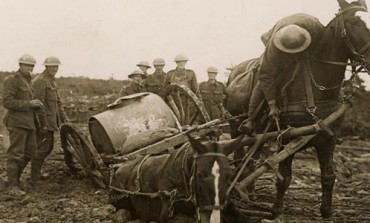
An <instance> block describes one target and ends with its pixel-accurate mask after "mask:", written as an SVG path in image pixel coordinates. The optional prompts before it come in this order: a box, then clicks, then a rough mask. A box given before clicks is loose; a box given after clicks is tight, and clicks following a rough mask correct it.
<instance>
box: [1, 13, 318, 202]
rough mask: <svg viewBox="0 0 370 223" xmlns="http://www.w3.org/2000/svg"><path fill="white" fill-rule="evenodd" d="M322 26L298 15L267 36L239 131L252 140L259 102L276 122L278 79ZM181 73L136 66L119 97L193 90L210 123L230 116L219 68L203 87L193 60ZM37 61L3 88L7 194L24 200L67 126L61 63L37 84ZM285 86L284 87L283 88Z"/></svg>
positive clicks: (51, 60)
mask: <svg viewBox="0 0 370 223" xmlns="http://www.w3.org/2000/svg"><path fill="white" fill-rule="evenodd" d="M322 30H323V26H322V25H321V23H319V22H318V20H317V19H316V18H313V17H311V16H308V15H303V14H297V15H293V16H289V17H286V18H284V19H282V20H280V21H279V22H278V23H277V24H276V25H275V26H274V28H273V29H272V30H270V31H269V32H267V33H266V34H264V35H263V36H262V40H263V41H264V43H265V45H266V49H265V52H264V54H263V55H262V56H261V58H260V68H259V72H258V74H259V83H258V85H257V87H256V88H255V89H254V91H253V94H252V98H251V101H250V104H249V115H248V119H246V120H245V122H243V123H242V124H241V126H240V128H239V130H240V131H241V132H243V133H246V134H251V133H252V132H253V129H254V122H255V120H254V119H253V117H254V115H253V113H254V112H256V105H257V104H258V103H259V101H260V100H266V101H267V102H268V107H269V108H270V113H269V116H270V117H272V118H277V116H278V113H279V108H278V107H277V105H276V97H277V92H278V91H279V89H280V88H281V86H282V83H280V84H279V81H278V79H279V78H280V76H281V75H282V73H283V72H282V70H283V69H287V67H288V65H289V64H291V62H292V61H293V62H294V61H297V60H299V59H300V58H306V57H307V54H309V53H310V46H311V45H315V44H316V43H317V41H318V39H319V38H318V37H319V36H320V35H321V33H322ZM174 61H175V62H176V65H177V66H176V68H175V69H173V70H171V71H169V72H168V73H165V72H164V71H163V68H164V66H165V61H164V60H163V59H160V58H158V59H155V60H154V61H153V66H154V68H155V72H154V73H153V74H150V75H148V74H147V72H146V71H147V69H148V68H150V65H149V64H148V63H147V62H145V61H142V62H140V63H139V64H137V66H138V67H139V68H140V70H135V71H133V72H132V73H131V74H130V75H129V78H131V79H132V82H131V83H130V85H128V86H124V87H123V88H122V90H121V92H120V96H126V95H129V94H134V93H139V92H153V93H155V94H158V95H160V96H162V97H164V93H165V92H164V89H165V88H166V87H167V86H168V85H170V84H179V85H184V86H186V87H188V88H189V89H190V90H191V91H193V93H195V94H197V95H198V96H199V97H200V98H201V100H202V101H203V104H204V105H205V108H206V110H207V112H208V113H209V115H210V118H211V119H216V118H222V117H223V116H225V114H227V112H225V110H224V108H223V106H224V100H225V93H226V92H225V86H224V85H223V84H222V83H221V82H219V81H217V80H216V75H217V73H218V70H217V69H216V68H215V67H209V68H208V69H207V73H208V77H209V79H208V81H206V82H203V83H200V84H199V85H198V82H197V77H196V74H195V73H194V71H193V70H190V69H186V68H185V65H186V63H187V62H188V58H187V57H186V56H185V55H177V56H176V57H175V60H174ZM35 64H36V60H35V59H34V58H33V57H32V56H30V55H24V56H22V57H21V58H20V59H19V70H18V71H17V72H15V73H14V74H12V75H10V76H9V77H7V79H6V80H5V82H4V92H3V105H4V107H5V108H6V109H7V110H8V111H7V114H6V116H5V118H4V124H5V126H6V127H7V129H8V131H9V139H10V145H9V148H8V150H7V161H6V162H7V179H8V180H7V182H6V185H5V186H6V187H7V189H8V192H9V193H11V194H14V195H16V196H18V195H24V194H25V192H24V191H23V190H21V188H20V187H19V179H20V176H21V174H22V172H23V170H24V168H25V167H26V165H27V164H28V163H29V162H31V179H32V181H33V182H39V181H40V180H44V179H45V178H46V176H44V175H43V174H41V168H42V165H43V163H44V160H45V158H46V157H47V156H48V155H49V154H50V152H51V151H52V148H53V142H54V133H55V131H57V130H58V128H59V126H60V124H61V123H63V122H68V117H67V116H66V114H65V112H64V110H63V106H62V104H61V99H60V96H59V93H58V86H57V83H56V82H55V75H56V73H57V72H58V67H59V65H60V61H59V59H58V58H56V57H48V58H46V59H45V62H44V65H45V70H44V71H43V72H42V73H41V74H39V75H37V76H35V77H34V78H32V76H31V74H32V71H33V68H34V66H35ZM283 84H284V83H283Z"/></svg>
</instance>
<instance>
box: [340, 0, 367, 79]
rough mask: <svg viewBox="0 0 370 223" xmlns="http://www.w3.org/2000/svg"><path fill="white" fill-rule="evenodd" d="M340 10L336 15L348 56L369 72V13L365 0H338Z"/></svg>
mask: <svg viewBox="0 0 370 223" xmlns="http://www.w3.org/2000/svg"><path fill="white" fill-rule="evenodd" d="M338 3H339V6H340V10H339V12H338V15H337V17H338V18H339V21H340V25H341V26H342V27H341V35H342V37H343V38H344V40H345V42H346V44H347V46H348V48H349V50H350V53H351V54H352V55H351V56H350V58H352V60H353V61H355V62H358V63H360V65H361V66H362V67H363V68H364V69H365V70H366V71H367V72H368V73H369V70H370V14H369V13H368V10H367V6H366V2H365V0H358V1H348V0H347V1H346V0H338Z"/></svg>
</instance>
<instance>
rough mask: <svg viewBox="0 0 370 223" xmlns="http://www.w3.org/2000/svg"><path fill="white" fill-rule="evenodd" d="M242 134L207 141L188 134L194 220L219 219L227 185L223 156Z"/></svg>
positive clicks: (230, 150) (233, 148)
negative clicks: (191, 149)
mask: <svg viewBox="0 0 370 223" xmlns="http://www.w3.org/2000/svg"><path fill="white" fill-rule="evenodd" d="M241 140H242V137H239V138H237V139H233V140H228V141H220V142H217V141H209V140H208V139H205V138H193V137H190V136H189V141H190V144H191V146H192V148H193V150H194V151H195V158H194V162H193V179H192V180H193V181H192V193H193V196H194V199H195V203H196V206H197V207H196V208H197V213H198V219H199V220H200V221H201V222H202V223H204V222H212V223H216V222H220V221H221V220H220V218H221V210H222V209H223V208H224V206H225V204H226V201H227V197H226V191H227V188H228V186H229V182H230V177H231V169H230V166H229V160H228V158H227V155H228V154H230V153H231V152H232V151H233V150H235V149H237V148H238V147H239V146H240V144H241Z"/></svg>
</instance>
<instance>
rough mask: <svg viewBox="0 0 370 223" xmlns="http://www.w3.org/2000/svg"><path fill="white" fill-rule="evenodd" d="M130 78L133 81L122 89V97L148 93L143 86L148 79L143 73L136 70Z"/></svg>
mask: <svg viewBox="0 0 370 223" xmlns="http://www.w3.org/2000/svg"><path fill="white" fill-rule="evenodd" d="M128 77H129V78H131V79H132V82H131V83H130V84H129V85H125V86H123V87H122V89H121V92H120V97H123V96H126V95H130V94H135V93H140V92H145V91H146V89H145V87H144V86H142V84H141V82H142V81H143V79H146V78H147V76H146V75H145V74H144V73H143V71H141V70H134V71H133V72H132V73H131V74H130V75H128Z"/></svg>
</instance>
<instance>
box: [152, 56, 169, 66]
mask: <svg viewBox="0 0 370 223" xmlns="http://www.w3.org/2000/svg"><path fill="white" fill-rule="evenodd" d="M165 64H166V63H165V62H164V60H163V59H162V58H156V59H154V60H153V65H163V66H164V65H165Z"/></svg>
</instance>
